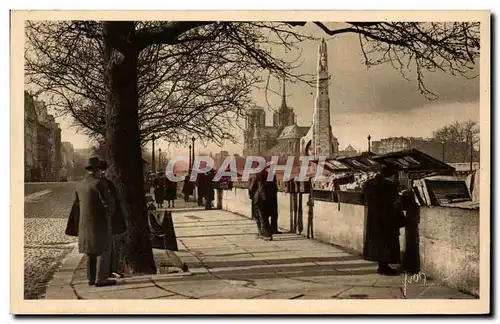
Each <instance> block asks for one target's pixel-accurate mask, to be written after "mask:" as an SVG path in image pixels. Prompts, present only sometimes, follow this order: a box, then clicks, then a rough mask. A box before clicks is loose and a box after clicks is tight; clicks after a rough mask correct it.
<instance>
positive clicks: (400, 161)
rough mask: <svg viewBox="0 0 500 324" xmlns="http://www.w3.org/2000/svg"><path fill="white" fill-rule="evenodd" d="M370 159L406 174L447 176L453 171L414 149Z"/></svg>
mask: <svg viewBox="0 0 500 324" xmlns="http://www.w3.org/2000/svg"><path fill="white" fill-rule="evenodd" d="M371 159H372V160H374V161H376V162H378V163H380V164H383V165H388V166H391V167H393V168H394V169H396V170H397V171H402V172H408V173H423V174H424V173H429V174H447V173H452V172H454V171H455V168H453V167H452V166H450V165H448V164H447V163H444V162H443V161H440V160H438V159H435V158H433V157H432V156H430V155H428V154H425V153H424V152H422V151H419V150H416V149H411V150H406V151H398V152H391V153H387V154H382V155H377V156H373V157H372V158H371Z"/></svg>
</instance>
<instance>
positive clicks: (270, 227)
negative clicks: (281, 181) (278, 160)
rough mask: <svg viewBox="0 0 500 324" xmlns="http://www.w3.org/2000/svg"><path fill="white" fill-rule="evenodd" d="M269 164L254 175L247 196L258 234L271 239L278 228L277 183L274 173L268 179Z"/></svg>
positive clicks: (277, 231)
mask: <svg viewBox="0 0 500 324" xmlns="http://www.w3.org/2000/svg"><path fill="white" fill-rule="evenodd" d="M269 167H270V164H269V163H268V164H266V167H265V168H264V170H262V171H261V172H259V173H257V174H256V175H254V176H253V177H252V178H251V179H250V181H249V186H248V194H249V198H250V199H251V200H252V218H253V219H255V221H256V223H257V230H258V235H259V237H261V238H262V239H264V240H266V241H271V240H272V239H273V235H274V234H281V232H280V231H279V230H278V184H277V181H276V175H273V177H272V179H268V175H269Z"/></svg>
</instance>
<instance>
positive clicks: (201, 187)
mask: <svg viewBox="0 0 500 324" xmlns="http://www.w3.org/2000/svg"><path fill="white" fill-rule="evenodd" d="M205 177H206V175H205V174H203V173H200V174H198V175H197V176H196V190H197V191H196V194H197V195H198V199H200V198H203V197H205V187H206V186H205V185H206V180H205Z"/></svg>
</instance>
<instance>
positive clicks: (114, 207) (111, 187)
mask: <svg viewBox="0 0 500 324" xmlns="http://www.w3.org/2000/svg"><path fill="white" fill-rule="evenodd" d="M100 167H101V178H102V180H103V181H104V183H105V184H106V187H107V191H108V205H109V214H110V217H111V234H112V246H111V264H110V277H115V278H123V277H124V276H123V274H121V273H120V272H118V262H119V259H120V247H121V246H123V244H122V242H123V240H124V233H125V230H126V225H125V218H124V215H123V210H122V206H121V201H120V199H119V197H118V192H117V190H116V186H115V184H114V183H113V181H111V180H110V179H109V178H108V177H106V170H107V169H108V164H107V163H106V161H101V163H100Z"/></svg>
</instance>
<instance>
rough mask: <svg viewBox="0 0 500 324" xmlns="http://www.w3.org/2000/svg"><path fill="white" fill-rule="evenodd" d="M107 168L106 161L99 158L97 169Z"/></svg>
mask: <svg viewBox="0 0 500 324" xmlns="http://www.w3.org/2000/svg"><path fill="white" fill-rule="evenodd" d="M107 168H108V163H107V162H106V161H104V160H101V161H100V162H99V169H101V170H106V169H107Z"/></svg>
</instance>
